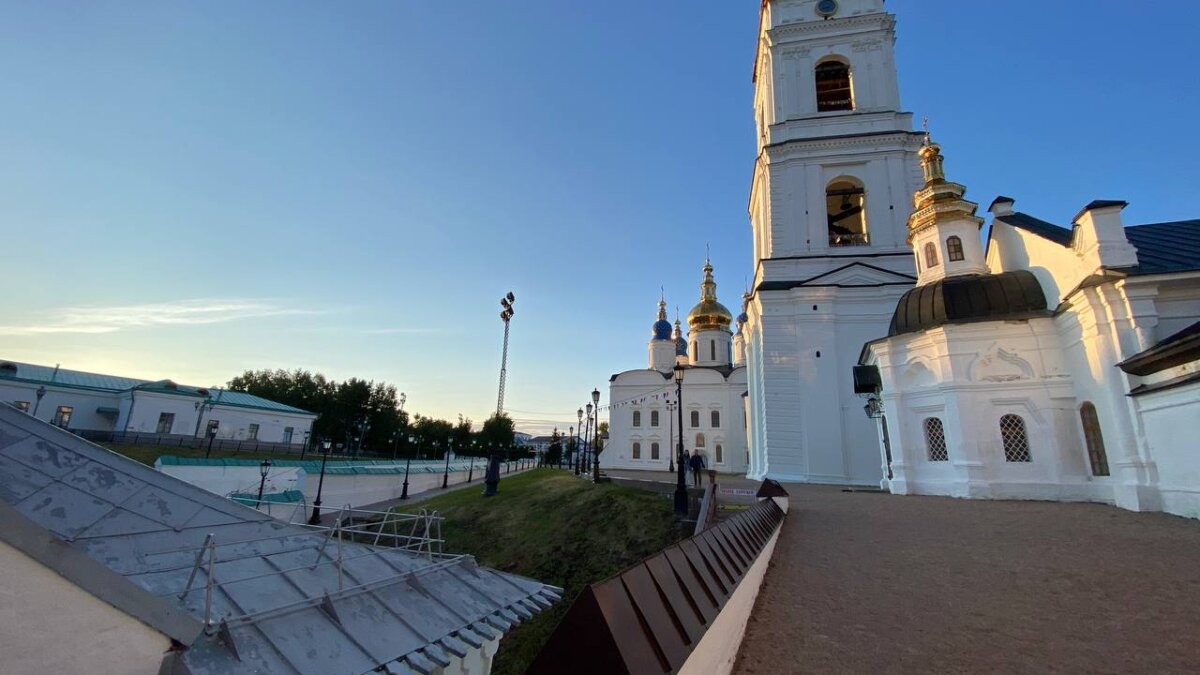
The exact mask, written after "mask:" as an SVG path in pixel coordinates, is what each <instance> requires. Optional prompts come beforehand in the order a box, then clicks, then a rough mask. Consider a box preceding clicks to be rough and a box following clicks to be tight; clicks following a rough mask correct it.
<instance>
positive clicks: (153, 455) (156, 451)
mask: <svg viewBox="0 0 1200 675" xmlns="http://www.w3.org/2000/svg"><path fill="white" fill-rule="evenodd" d="M99 445H102V446H104V447H106V448H108V449H109V450H112V451H113V452H116V453H120V454H122V455H125V456H126V457H128V458H130V459H133V460H137V461H139V462H141V463H142V464H145V465H147V466H154V461H155V460H157V459H158V457H159V455H175V456H176V457H203V456H204V449H203V448H201V449H194V448H182V447H179V446H174V445H169V446H159V445H122V444H120V443H100V444H99ZM310 456H311V455H310ZM211 457H212V458H213V459H230V458H232V459H273V458H276V457H280V458H287V459H300V454H299V453H295V454H286V455H285V454H282V453H279V454H272V453H270V452H252V451H250V450H244V451H242V452H235V451H233V450H217V449H213V451H212V455H211ZM316 457H317V458H318V459H319V458H320V455H317V456H316Z"/></svg>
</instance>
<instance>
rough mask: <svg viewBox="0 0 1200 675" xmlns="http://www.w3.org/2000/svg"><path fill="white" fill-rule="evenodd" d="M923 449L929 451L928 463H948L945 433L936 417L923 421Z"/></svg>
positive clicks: (940, 421) (948, 454)
mask: <svg viewBox="0 0 1200 675" xmlns="http://www.w3.org/2000/svg"><path fill="white" fill-rule="evenodd" d="M925 448H926V450H928V451H929V461H931V462H949V461H950V453H949V451H947V450H946V431H945V429H943V428H942V420H940V419H938V418H936V417H930V418H927V419H926V420H925Z"/></svg>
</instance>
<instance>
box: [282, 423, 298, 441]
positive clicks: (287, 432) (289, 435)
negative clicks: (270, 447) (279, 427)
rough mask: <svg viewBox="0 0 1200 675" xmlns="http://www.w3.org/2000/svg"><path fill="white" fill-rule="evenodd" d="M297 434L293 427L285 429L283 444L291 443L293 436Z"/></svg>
mask: <svg viewBox="0 0 1200 675" xmlns="http://www.w3.org/2000/svg"><path fill="white" fill-rule="evenodd" d="M295 433H296V430H295V429H294V428H293V427H284V428H283V442H284V443H291V442H292V436H293V435H295Z"/></svg>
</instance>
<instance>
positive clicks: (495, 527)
mask: <svg viewBox="0 0 1200 675" xmlns="http://www.w3.org/2000/svg"><path fill="white" fill-rule="evenodd" d="M481 490H482V486H480V488H479V489H472V488H467V489H465V490H459V491H457V492H452V493H449V494H446V495H442V496H439V497H435V498H433V499H430V500H428V501H426V502H423V503H422V504H421V507H422V508H426V509H431V510H432V509H436V510H438V511H440V512H441V514H442V515H443V516H445V518H446V520H445V521H444V523H443V526H442V536H443V537H444V538H445V540H446V546H445V550H446V552H447V553H470V554H472V555H474V556H475V557H476V558H477V559H478V560H479V563H480V564H482V565H486V566H487V567H492V568H494V569H498V570H503V571H505V572H512V573H514V574H520V575H523V576H527V577H532V578H534V579H537V580H538V581H542V582H545V583H548V584H553V585H555V586H560V587H562V588H563V589H564V593H563V599H562V602H559V603H558V604H556V605H555V606H553V607H552V608H550V609H549V610H547V611H545V612H542V613H541V614H538V615H536V616H534V618H533V619H531V620H530V621H527V622H525V623H523V624H521V625H520V626H518V627H517V628H516V629H514V630H513V631H512V632H511V633H509V634H508V635H506V636H505V637H504V639H503V640H501V642H500V651H499V652H498V653H497V655H496V661H495V664H494V666H493V668H492V672H493V673H495V674H496V675H519V674H520V673H523V672H525V669H526V668H527V667H528V666H529V664H530V663H532V662H533V658H534V657H535V656H536V655H537V653H538V651H539V650H540V649H541V647H542V644H544V643H545V641H546V640H547V639H548V638H549V637H550V634H551V633H552V632H553V631H554V628H555V626H557V625H558V622H559V621H560V620H561V619H562V617H563V615H564V614H565V613H566V611H567V609H568V608H569V607H570V606H571V603H572V602H574V600H575V597H576V596H577V595H579V593H580V592H581V591H582V590H583V589H584V588H585V587H586V586H587V585H588V584H591V583H593V582H597V581H602V580H604V579H607V578H609V577H611V576H613V575H615V574H616V573H617V572H620V571H621V570H623V569H624V568H626V567H628V566H629V565H632V564H633V563H635V562H637V561H639V560H641V559H643V558H645V557H647V556H650V555H652V554H654V553H657V552H658V551H660V550H662V549H663V548H666V547H667V546H668V545H670V544H672V543H674V542H676V541H678V540H680V539H682V538H683V537H685V536H687V534H689V533H688V532H686V531H685V530H684V529H683V528H682V527H681V526H680V525H679V524H677V523H676V521H675V516H674V514H673V512H672V507H671V501H670V500H668V499H664V498H663V497H662V496H661V495H658V494H654V493H650V492H646V491H643V490H638V489H635V488H629V487H623V486H619V485H615V484H612V483H605V484H601V485H592V484H591V483H589V482H586V481H583V480H581V479H579V478H576V477H575V476H573V475H570V474H568V473H566V472H564V471H559V470H555V469H537V470H534V471H530V472H528V473H525V474H520V475H517V476H512V477H511V478H510V477H505V476H501V481H500V492H499V494H497V495H496V496H495V497H490V498H488V499H484V498H483V497H482V496H480V492H481Z"/></svg>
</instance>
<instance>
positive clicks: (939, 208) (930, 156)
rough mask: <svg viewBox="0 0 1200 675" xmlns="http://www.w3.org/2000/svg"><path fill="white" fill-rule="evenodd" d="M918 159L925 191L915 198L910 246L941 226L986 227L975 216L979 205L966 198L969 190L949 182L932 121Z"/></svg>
mask: <svg viewBox="0 0 1200 675" xmlns="http://www.w3.org/2000/svg"><path fill="white" fill-rule="evenodd" d="M917 155H918V156H919V157H920V158H921V171H922V172H923V173H924V174H925V187H923V188H921V189H920V190H918V191H917V193H916V194H914V195H913V212H912V215H911V216H909V218H908V243H910V244H911V243H912V240H913V235H914V234H916V233H917V232H920V231H921V230H924V229H925V228H927V227H932V226H934V225H936V224H937V223H939V222H946V221H951V220H967V221H970V222H974V223H975V224H976V225H978V226H981V227H982V226H983V219H982V218H979V217H977V216H976V215H975V211H976V210H977V209H978V208H979V205H978V204H976V203H975V202H971V201H967V200H966V199H964V198H963V195H965V194H966V193H967V188H966V186H964V185H960V184H958V183H954V182H951V181H948V180H946V169H945V164H944V163H945V158H944V157H943V156H942V146H940V145H938V144H937V143H934V142H933V137H932V136H931V135H930V133H929V120H928V118H926V120H925V143H924V144H922V145H921V149H920V150H918V151H917Z"/></svg>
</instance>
